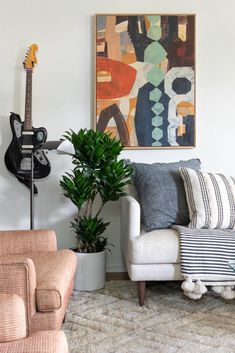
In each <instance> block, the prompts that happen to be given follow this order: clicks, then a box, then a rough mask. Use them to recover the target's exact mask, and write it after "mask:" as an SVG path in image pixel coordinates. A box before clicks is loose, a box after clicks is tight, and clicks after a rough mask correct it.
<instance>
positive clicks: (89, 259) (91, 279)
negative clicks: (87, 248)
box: [74, 250, 105, 291]
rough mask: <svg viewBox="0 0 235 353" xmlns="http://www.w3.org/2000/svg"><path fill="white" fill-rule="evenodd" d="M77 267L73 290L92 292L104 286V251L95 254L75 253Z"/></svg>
mask: <svg viewBox="0 0 235 353" xmlns="http://www.w3.org/2000/svg"><path fill="white" fill-rule="evenodd" d="M76 255H77V260H78V265H77V270H76V274H75V280H74V290H78V291H92V290H97V289H100V288H103V287H104V286H105V250H104V251H101V252H96V253H90V254H87V253H76Z"/></svg>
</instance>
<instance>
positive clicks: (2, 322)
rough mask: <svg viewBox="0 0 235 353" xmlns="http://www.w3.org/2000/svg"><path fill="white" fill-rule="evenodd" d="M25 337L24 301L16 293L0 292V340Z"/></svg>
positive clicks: (7, 340) (5, 340)
mask: <svg viewBox="0 0 235 353" xmlns="http://www.w3.org/2000/svg"><path fill="white" fill-rule="evenodd" d="M24 337H26V316H25V306H24V301H23V299H22V298H21V297H19V296H18V295H16V294H7V293H0V342H9V341H14V340H18V339H20V338H24Z"/></svg>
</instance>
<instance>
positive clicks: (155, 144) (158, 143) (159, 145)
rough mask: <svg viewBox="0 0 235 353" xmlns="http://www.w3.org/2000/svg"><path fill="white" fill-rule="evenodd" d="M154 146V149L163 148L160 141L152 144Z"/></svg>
mask: <svg viewBox="0 0 235 353" xmlns="http://www.w3.org/2000/svg"><path fill="white" fill-rule="evenodd" d="M152 146H154V147H161V146H162V144H161V142H159V141H155V142H153V143H152Z"/></svg>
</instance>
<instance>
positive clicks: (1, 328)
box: [0, 293, 68, 353]
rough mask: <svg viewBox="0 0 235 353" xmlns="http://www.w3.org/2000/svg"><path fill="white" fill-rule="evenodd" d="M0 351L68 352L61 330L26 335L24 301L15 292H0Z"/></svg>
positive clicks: (6, 352) (1, 352)
mask: <svg viewBox="0 0 235 353" xmlns="http://www.w3.org/2000/svg"><path fill="white" fill-rule="evenodd" d="M0 318H1V319H0V353H13V352H15V353H25V352H27V353H68V345H67V340H66V337H65V334H64V332H62V331H38V332H35V333H33V334H30V335H27V320H26V312H25V303H24V301H23V299H22V298H21V297H19V296H18V295H16V294H6V293H0Z"/></svg>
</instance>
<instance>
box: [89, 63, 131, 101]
mask: <svg viewBox="0 0 235 353" xmlns="http://www.w3.org/2000/svg"><path fill="white" fill-rule="evenodd" d="M96 72H97V73H96V75H97V83H96V95H97V99H114V98H119V97H124V96H127V95H128V94H129V93H130V91H131V89H132V87H133V84H134V82H135V78H136V70H135V69H134V68H133V67H131V66H129V65H127V64H125V63H122V62H120V61H116V60H112V59H108V58H103V57H99V56H98V57H97V59H96ZM104 72H105V73H106V75H107V77H108V78H109V79H107V81H106V80H105V79H104V76H103V77H102V79H100V77H101V75H100V73H102V75H104ZM110 78H111V79H110Z"/></svg>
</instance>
